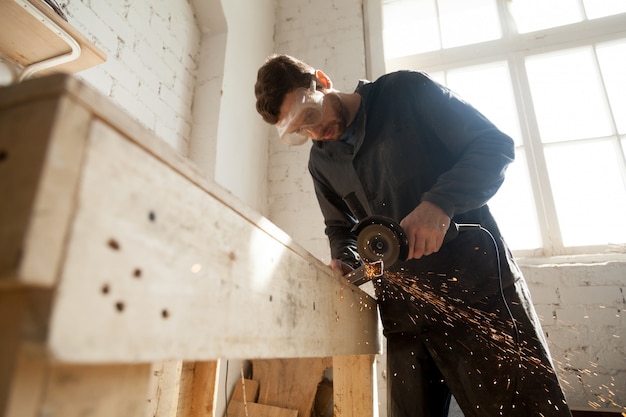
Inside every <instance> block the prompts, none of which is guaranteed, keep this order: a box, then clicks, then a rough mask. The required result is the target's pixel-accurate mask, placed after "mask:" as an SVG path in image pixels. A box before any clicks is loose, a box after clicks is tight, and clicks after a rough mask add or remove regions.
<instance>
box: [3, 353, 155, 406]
mask: <svg viewBox="0 0 626 417" xmlns="http://www.w3.org/2000/svg"><path fill="white" fill-rule="evenodd" d="M149 376H150V365H149V364H128V365H117V364H116V365H71V364H59V363H50V362H49V361H48V360H47V359H46V357H45V355H44V354H43V353H42V352H41V351H38V350H37V349H36V348H35V349H30V348H29V349H22V351H21V352H20V356H19V361H18V363H17V367H16V372H15V375H14V379H13V386H12V389H11V396H10V399H9V400H10V401H9V408H8V412H7V414H6V417H39V416H47V415H51V416H52V415H53V416H63V417H82V416H86V415H89V416H90V417H111V416H116V417H137V416H143V415H144V412H145V410H146V398H147V393H148V383H149Z"/></svg>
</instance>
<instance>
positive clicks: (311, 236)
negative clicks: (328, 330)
mask: <svg viewBox="0 0 626 417" xmlns="http://www.w3.org/2000/svg"><path fill="white" fill-rule="evenodd" d="M276 22H277V23H276V31H275V51H276V52H277V53H286V54H290V55H293V56H295V57H297V58H299V59H302V60H304V61H306V62H307V63H309V64H310V65H312V66H314V67H317V68H319V69H321V70H323V71H324V72H325V73H326V74H328V75H329V76H330V78H331V79H332V81H333V83H334V87H335V88H337V89H339V90H343V91H351V90H353V89H354V88H355V87H356V84H357V82H358V80H359V79H360V78H364V77H365V59H364V56H365V49H364V41H363V13H362V2H361V0H318V1H315V2H312V1H309V0H279V1H278V2H277V9H276ZM272 133H273V137H272V138H271V139H270V161H271V162H270V168H269V169H270V171H269V184H268V187H269V201H268V205H269V206H268V207H269V217H270V219H271V220H272V221H273V222H275V223H276V224H277V225H278V226H279V227H280V228H282V229H283V230H285V231H286V232H287V233H289V235H291V236H292V238H293V239H294V240H295V241H296V242H298V243H300V244H302V245H303V246H304V247H305V248H306V249H307V250H309V251H310V252H311V253H313V254H314V255H316V256H317V257H319V258H320V259H322V260H323V261H324V262H326V263H328V262H329V261H330V256H329V250H328V241H327V239H326V237H325V235H324V223H323V218H322V216H321V214H320V211H319V207H318V205H317V200H316V198H315V193H314V191H313V184H312V182H311V179H310V177H309V174H308V170H307V162H308V151H309V147H310V145H309V144H307V145H303V146H299V147H289V146H287V145H284V144H282V143H281V142H280V140H278V139H277V138H276V136H275V132H274V131H272Z"/></svg>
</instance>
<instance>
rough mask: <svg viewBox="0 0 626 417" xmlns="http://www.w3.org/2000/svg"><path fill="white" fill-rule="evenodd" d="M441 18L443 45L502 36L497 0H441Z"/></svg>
mask: <svg viewBox="0 0 626 417" xmlns="http://www.w3.org/2000/svg"><path fill="white" fill-rule="evenodd" d="M439 18H440V20H441V38H442V43H443V47H444V48H451V47H454V46H461V45H469V44H473V43H479V42H485V41H489V40H492V39H499V38H500V37H501V36H502V34H501V32H500V18H499V17H498V8H497V6H496V2H495V0H472V1H467V0H439Z"/></svg>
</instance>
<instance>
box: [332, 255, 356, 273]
mask: <svg viewBox="0 0 626 417" xmlns="http://www.w3.org/2000/svg"><path fill="white" fill-rule="evenodd" d="M328 266H330V269H332V270H333V272H335V273H336V274H339V275H341V276H344V275H346V274H347V273H349V272H350V271H352V268H351V267H350V266H349V265H348V264H346V263H343V262H341V261H340V260H339V259H331V261H330V265H328Z"/></svg>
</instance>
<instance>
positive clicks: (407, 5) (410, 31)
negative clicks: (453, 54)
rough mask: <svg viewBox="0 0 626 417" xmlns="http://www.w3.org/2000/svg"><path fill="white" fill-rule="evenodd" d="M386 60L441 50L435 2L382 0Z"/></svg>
mask: <svg viewBox="0 0 626 417" xmlns="http://www.w3.org/2000/svg"><path fill="white" fill-rule="evenodd" d="M382 9H383V43H384V49H385V58H387V59H389V58H396V57H400V56H406V55H413V54H417V53H421V52H427V51H434V50H438V49H440V48H441V43H440V41H439V22H438V19H437V8H436V6H435V0H383V7H382Z"/></svg>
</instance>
